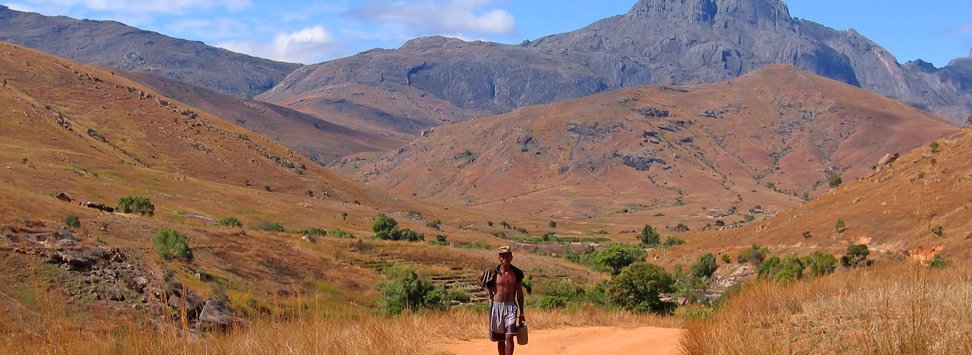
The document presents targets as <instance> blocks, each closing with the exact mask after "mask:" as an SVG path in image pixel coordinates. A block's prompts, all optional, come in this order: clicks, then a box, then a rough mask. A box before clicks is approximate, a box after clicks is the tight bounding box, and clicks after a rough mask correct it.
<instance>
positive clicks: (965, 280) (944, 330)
mask: <svg viewBox="0 0 972 355" xmlns="http://www.w3.org/2000/svg"><path fill="white" fill-rule="evenodd" d="M968 266H969V265H968V263H967V262H964V263H959V264H956V265H952V266H950V267H948V268H947V269H945V270H937V269H929V268H927V267H924V266H920V265H918V264H914V263H900V264H893V265H885V266H882V267H880V268H875V269H871V270H855V271H851V272H846V273H841V274H837V275H832V276H829V277H824V278H820V279H817V280H814V281H810V282H802V283H801V282H798V283H792V284H789V285H781V284H776V283H758V284H755V285H753V286H751V287H748V288H747V289H745V290H744V291H743V292H742V293H741V294H739V295H737V296H736V297H735V298H733V299H732V300H731V301H730V302H729V303H728V304H727V305H726V306H724V307H723V308H721V309H720V310H719V311H718V312H717V313H716V314H715V316H713V317H711V318H709V319H708V320H705V321H701V322H699V323H697V324H693V325H691V326H690V327H689V328H688V335H687V336H686V338H685V339H684V343H683V345H684V347H685V351H686V352H687V353H689V354H748V353H770V354H772V353H824V354H829V353H873V354H942V353H965V354H968V353H972V335H970V334H972V270H970V269H969V268H968Z"/></svg>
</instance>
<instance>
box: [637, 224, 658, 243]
mask: <svg viewBox="0 0 972 355" xmlns="http://www.w3.org/2000/svg"><path fill="white" fill-rule="evenodd" d="M638 240H640V241H641V245H643V246H646V247H652V246H657V245H658V244H659V243H660V242H661V234H659V233H658V231H656V230H655V228H654V227H652V226H651V225H648V224H646V225H645V226H644V227H643V228H641V233H639V234H638Z"/></svg>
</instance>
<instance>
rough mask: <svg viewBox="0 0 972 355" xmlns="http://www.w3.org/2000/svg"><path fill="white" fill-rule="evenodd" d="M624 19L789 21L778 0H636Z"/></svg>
mask: <svg viewBox="0 0 972 355" xmlns="http://www.w3.org/2000/svg"><path fill="white" fill-rule="evenodd" d="M626 16H628V17H633V18H659V19H666V21H683V20H692V21H695V22H702V23H710V24H712V23H718V22H722V21H720V20H729V19H737V20H738V19H743V20H745V21H747V22H749V23H752V24H763V23H776V22H778V21H780V20H783V21H791V20H792V18H791V17H790V11H789V9H788V8H787V7H786V4H785V3H783V1H781V0H640V1H638V3H637V4H635V5H634V6H633V7H632V8H631V11H630V12H628V14H627V15H626Z"/></svg>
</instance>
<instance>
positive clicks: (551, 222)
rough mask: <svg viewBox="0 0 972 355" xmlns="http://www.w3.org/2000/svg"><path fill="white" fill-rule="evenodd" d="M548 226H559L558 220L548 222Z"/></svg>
mask: <svg viewBox="0 0 972 355" xmlns="http://www.w3.org/2000/svg"><path fill="white" fill-rule="evenodd" d="M547 226H548V227H550V228H557V222H554V221H550V222H549V223H547Z"/></svg>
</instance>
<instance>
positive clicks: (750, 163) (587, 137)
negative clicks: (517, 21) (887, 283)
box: [333, 66, 957, 228]
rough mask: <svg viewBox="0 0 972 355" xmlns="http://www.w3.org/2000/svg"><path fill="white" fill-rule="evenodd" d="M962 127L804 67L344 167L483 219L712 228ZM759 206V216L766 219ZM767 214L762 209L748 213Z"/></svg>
mask: <svg viewBox="0 0 972 355" xmlns="http://www.w3.org/2000/svg"><path fill="white" fill-rule="evenodd" d="M956 129H957V128H956V127H955V126H953V125H951V124H949V123H947V122H945V121H943V120H941V119H940V118H937V117H935V116H932V115H929V114H926V113H922V112H920V111H918V110H915V109H914V108H911V107H909V106H907V105H905V104H903V103H900V102H896V101H893V100H890V99H887V98H885V97H883V96H880V95H877V94H874V93H871V92H868V91H865V90H861V89H859V88H855V87H853V86H850V85H846V84H843V83H840V82H836V81H833V80H829V79H825V78H822V77H819V76H816V75H814V74H811V73H807V72H804V71H801V70H799V69H797V68H794V67H792V66H773V67H769V68H767V69H764V70H761V71H758V72H755V73H753V74H750V75H746V76H744V77H742V78H739V79H736V80H732V81H729V82H723V83H716V84H706V85H697V86H655V87H639V88H630V89H623V90H616V91H611V92H608V93H603V94H598V95H594V96H590V97H585V98H581V99H577V100H572V101H566V102H562V103H557V104H549V105H538V106H531V107H527V108H524V109H520V110H516V111H513V112H511V113H508V114H503V115H499V116H495V117H490V118H484V119H479V120H475V121H470V122H465V123H461V124H454V125H447V126H442V127H437V128H435V129H434V130H433V131H432V132H431V133H430V134H427V135H426V136H425V137H422V138H420V139H418V140H416V141H414V142H412V143H410V144H409V145H407V146H405V147H403V148H401V149H399V150H398V151H397V152H391V153H388V154H385V155H383V156H381V157H378V158H377V159H371V160H368V159H364V158H362V157H361V156H352V157H348V158H345V159H342V160H341V161H339V162H336V163H335V164H333V167H335V168H337V169H340V170H342V171H345V172H346V173H348V174H351V175H352V176H355V177H356V178H358V179H359V180H361V181H363V182H366V183H367V184H368V185H369V186H372V187H376V188H380V189H383V190H389V191H393V192H396V193H398V194H401V195H412V196H417V197H419V198H426V199H432V200H435V201H439V202H441V203H452V204H455V205H465V206H475V208H477V209H481V210H484V211H492V212H499V211H502V212H504V213H523V214H530V215H543V216H562V217H570V218H584V217H588V218H591V217H608V218H622V219H630V218H639V219H641V220H648V219H651V218H652V216H655V217H657V216H656V215H664V216H665V218H664V219H665V220H667V221H675V220H678V221H686V222H689V221H691V223H690V225H691V226H692V227H693V228H695V227H698V226H701V225H704V224H706V223H711V222H712V221H711V220H710V219H708V218H706V217H705V216H706V214H707V213H709V212H714V211H715V210H734V211H738V212H739V214H737V215H736V216H731V217H728V218H729V220H728V221H727V222H731V221H732V219H735V218H739V219H741V217H742V215H743V214H745V213H744V212H743V211H746V210H749V209H751V208H752V209H754V210H761V209H766V210H770V211H778V210H781V209H785V208H790V207H794V206H797V205H799V204H800V203H801V202H802V200H801V198H807V197H811V196H816V195H818V194H821V193H824V192H826V190H827V188H828V187H827V185H828V182H827V179H828V176H829V175H830V174H840V175H843V177H844V178H845V179H848V180H850V179H853V178H855V177H859V176H863V175H865V174H866V173H867V171H868V170H869V169H870V167H871V165H872V164H874V163H875V162H877V161H878V159H879V158H881V156H883V155H884V154H886V153H892V152H900V151H904V150H907V149H911V148H913V147H916V146H918V145H920V144H923V143H925V142H928V141H930V140H932V139H934V138H937V137H940V136H942V135H944V134H948V133H952V132H955V130H956ZM757 206H758V207H757ZM754 213H756V214H759V213H758V212H755V211H750V212H749V214H754Z"/></svg>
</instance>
